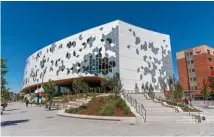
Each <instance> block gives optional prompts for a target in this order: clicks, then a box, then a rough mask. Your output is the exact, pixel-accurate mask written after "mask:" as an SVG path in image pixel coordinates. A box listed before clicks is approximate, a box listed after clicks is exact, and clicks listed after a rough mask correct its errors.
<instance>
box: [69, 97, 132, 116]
mask: <svg viewBox="0 0 214 137" xmlns="http://www.w3.org/2000/svg"><path fill="white" fill-rule="evenodd" d="M65 112H66V113H71V114H80V115H93V116H117V117H134V114H133V113H132V112H131V111H130V109H129V107H128V106H127V105H126V103H125V101H124V100H122V99H121V97H120V96H117V97H116V98H115V96H112V95H111V96H106V97H96V98H93V99H92V100H91V101H90V102H89V103H88V104H86V105H82V106H80V107H79V108H70V109H66V110H65Z"/></svg>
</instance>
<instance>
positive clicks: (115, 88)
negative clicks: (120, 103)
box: [109, 73, 123, 97]
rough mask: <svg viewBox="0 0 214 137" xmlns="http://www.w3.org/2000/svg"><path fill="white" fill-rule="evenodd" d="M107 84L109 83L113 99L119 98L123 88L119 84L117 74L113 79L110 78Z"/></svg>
mask: <svg viewBox="0 0 214 137" xmlns="http://www.w3.org/2000/svg"><path fill="white" fill-rule="evenodd" d="M109 83H110V84H109V87H110V89H111V90H112V91H113V93H114V94H115V97H116V96H119V94H120V91H121V89H122V86H123V85H122V83H121V80H120V76H119V74H118V73H116V74H115V75H114V76H113V77H111V78H110V81H109Z"/></svg>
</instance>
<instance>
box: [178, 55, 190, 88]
mask: <svg viewBox="0 0 214 137" xmlns="http://www.w3.org/2000/svg"><path fill="white" fill-rule="evenodd" d="M177 65H178V76H179V82H180V84H181V85H182V87H183V89H189V81H188V73H187V67H186V60H185V59H184V58H183V59H179V60H177Z"/></svg>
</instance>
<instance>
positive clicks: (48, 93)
mask: <svg viewBox="0 0 214 137" xmlns="http://www.w3.org/2000/svg"><path fill="white" fill-rule="evenodd" d="M44 90H45V100H46V102H47V103H48V104H49V110H51V105H52V103H53V98H54V95H55V94H56V88H55V84H54V82H53V81H51V80H49V82H48V84H47V85H45V86H44Z"/></svg>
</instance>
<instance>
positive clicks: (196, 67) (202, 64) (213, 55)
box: [176, 45, 214, 94]
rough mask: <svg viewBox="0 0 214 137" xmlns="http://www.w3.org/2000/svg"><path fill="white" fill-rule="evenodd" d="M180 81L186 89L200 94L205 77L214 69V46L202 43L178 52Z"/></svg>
mask: <svg viewBox="0 0 214 137" xmlns="http://www.w3.org/2000/svg"><path fill="white" fill-rule="evenodd" d="M176 58H177V65H178V74H179V82H180V84H181V85H182V86H183V89H184V90H191V91H195V93H194V94H200V89H201V88H202V86H203V79H207V78H208V76H210V75H211V71H212V70H214V48H211V47H209V46H207V45H201V46H198V47H194V48H189V49H186V50H183V51H180V52H177V53H176Z"/></svg>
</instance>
